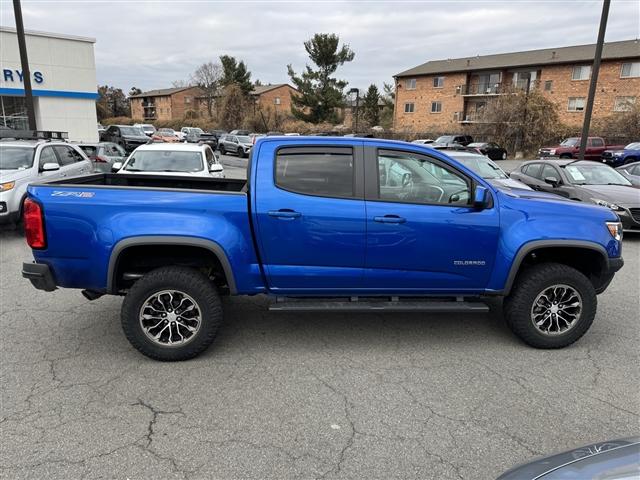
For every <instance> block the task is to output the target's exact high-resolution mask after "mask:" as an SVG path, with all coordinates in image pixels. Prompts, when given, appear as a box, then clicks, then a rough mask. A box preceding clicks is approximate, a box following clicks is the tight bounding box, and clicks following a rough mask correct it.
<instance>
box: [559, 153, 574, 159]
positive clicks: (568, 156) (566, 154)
mask: <svg viewBox="0 0 640 480" xmlns="http://www.w3.org/2000/svg"><path fill="white" fill-rule="evenodd" d="M560 158H573V157H572V156H571V154H570V153H563V154H562V155H560Z"/></svg>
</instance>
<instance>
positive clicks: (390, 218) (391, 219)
mask: <svg viewBox="0 0 640 480" xmlns="http://www.w3.org/2000/svg"><path fill="white" fill-rule="evenodd" d="M373 221H374V222H380V223H404V222H406V221H407V220H406V219H405V218H402V217H399V216H398V215H385V216H384V217H373Z"/></svg>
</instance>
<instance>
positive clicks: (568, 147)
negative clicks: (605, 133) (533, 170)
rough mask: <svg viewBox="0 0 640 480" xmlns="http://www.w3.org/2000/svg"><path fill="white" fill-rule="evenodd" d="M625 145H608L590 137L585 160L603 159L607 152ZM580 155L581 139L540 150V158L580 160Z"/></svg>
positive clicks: (573, 139) (573, 138) (599, 139)
mask: <svg viewBox="0 0 640 480" xmlns="http://www.w3.org/2000/svg"><path fill="white" fill-rule="evenodd" d="M623 148H624V145H607V144H606V143H605V141H604V139H603V138H602V137H588V138H587V147H586V149H585V151H584V159H585V160H598V161H600V160H601V159H602V154H603V153H604V152H605V150H620V149H623ZM579 155H580V137H571V138H566V139H564V140H563V141H562V142H561V143H560V145H556V146H555V147H542V148H541V149H539V150H538V157H540V158H578V156H579Z"/></svg>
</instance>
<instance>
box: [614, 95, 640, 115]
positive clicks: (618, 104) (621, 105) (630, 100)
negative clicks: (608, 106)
mask: <svg viewBox="0 0 640 480" xmlns="http://www.w3.org/2000/svg"><path fill="white" fill-rule="evenodd" d="M635 104H636V97H616V100H615V102H614V104H613V111H614V112H629V111H630V110H631V109H632V108H633V106H634V105H635Z"/></svg>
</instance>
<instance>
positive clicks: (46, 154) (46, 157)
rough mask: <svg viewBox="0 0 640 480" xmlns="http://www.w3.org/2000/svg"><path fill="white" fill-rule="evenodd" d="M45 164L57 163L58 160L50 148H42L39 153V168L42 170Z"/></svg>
mask: <svg viewBox="0 0 640 480" xmlns="http://www.w3.org/2000/svg"><path fill="white" fill-rule="evenodd" d="M45 163H58V158H57V157H56V154H55V153H54V152H53V148H52V147H44V148H43V149H42V151H41V152H40V163H39V168H40V170H42V167H43V166H44V164H45Z"/></svg>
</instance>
